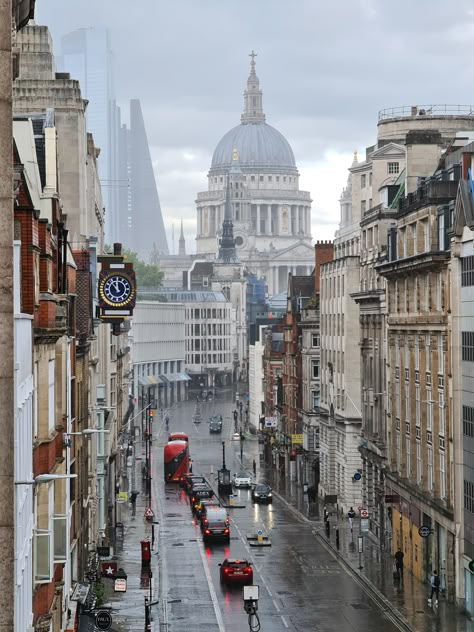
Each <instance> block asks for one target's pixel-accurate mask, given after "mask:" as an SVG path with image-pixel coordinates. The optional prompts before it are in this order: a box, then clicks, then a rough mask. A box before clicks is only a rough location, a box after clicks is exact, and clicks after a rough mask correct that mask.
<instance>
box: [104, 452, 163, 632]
mask: <svg viewBox="0 0 474 632" xmlns="http://www.w3.org/2000/svg"><path fill="white" fill-rule="evenodd" d="M134 448H135V453H134V454H133V455H132V464H131V466H130V467H127V476H126V478H124V479H123V481H122V486H121V491H128V492H131V491H132V490H136V491H138V492H140V493H139V495H138V497H137V500H136V508H135V515H133V512H132V507H131V504H130V503H122V504H121V505H119V507H118V517H117V519H118V520H119V521H120V522H121V523H122V524H123V534H122V530H121V529H119V530H118V532H117V539H116V543H115V547H113V556H112V557H111V559H110V561H111V562H115V563H116V564H117V567H118V568H119V569H120V568H122V569H123V570H124V571H125V573H126V575H127V591H126V592H125V593H123V592H115V590H114V588H115V582H114V579H113V578H107V577H104V578H103V583H104V587H105V594H104V604H103V607H104V608H106V609H110V610H109V611H110V613H111V615H112V627H111V628H110V630H111V632H138V631H140V632H143V630H144V621H145V597H146V598H147V599H148V600H149V601H151V602H153V601H156V600H157V595H158V578H159V558H158V556H157V552H158V540H159V526H158V525H157V524H155V525H153V524H152V523H151V522H148V521H147V520H145V518H144V512H145V509H146V508H147V506H148V497H147V494H146V489H145V482H144V481H143V480H142V475H141V465H142V463H141V460H138V459H140V458H141V451H142V450H141V448H142V444H141V442H140V441H137V442H136V443H135V446H134ZM152 530H153V533H154V535H155V538H153V535H152ZM152 540H154V542H152ZM141 541H148V547H149V550H150V553H151V555H150V564H149V565H146V564H145V565H143V564H142V554H141V544H140V543H141ZM152 544H153V548H152ZM103 562H104V560H101V561H100V566H102V564H103ZM150 571H151V577H150ZM150 597H151V599H150ZM151 616H152V618H153V619H154V620H152V621H151V630H152V631H154V630H159V623H158V620H159V613H158V608H157V607H156V606H155V607H154V608H152V609H151Z"/></svg>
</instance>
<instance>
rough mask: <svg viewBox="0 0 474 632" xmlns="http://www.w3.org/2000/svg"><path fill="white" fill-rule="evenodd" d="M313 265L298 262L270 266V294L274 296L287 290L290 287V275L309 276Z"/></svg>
mask: <svg viewBox="0 0 474 632" xmlns="http://www.w3.org/2000/svg"><path fill="white" fill-rule="evenodd" d="M312 269H313V267H312V266H310V265H298V264H293V265H291V264H287V265H281V264H278V265H277V264H275V265H274V266H271V267H270V268H269V274H268V294H269V296H274V295H275V294H279V293H280V292H285V291H286V289H287V287H288V275H289V274H290V272H291V274H292V275H293V276H309V275H310V274H311V272H312Z"/></svg>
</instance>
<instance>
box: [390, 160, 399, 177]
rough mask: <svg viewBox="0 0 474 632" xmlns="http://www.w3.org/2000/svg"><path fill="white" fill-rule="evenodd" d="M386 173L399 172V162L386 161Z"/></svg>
mask: <svg viewBox="0 0 474 632" xmlns="http://www.w3.org/2000/svg"><path fill="white" fill-rule="evenodd" d="M387 173H388V174H394V173H400V163H399V162H387Z"/></svg>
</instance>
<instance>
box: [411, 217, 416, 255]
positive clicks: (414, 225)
mask: <svg viewBox="0 0 474 632" xmlns="http://www.w3.org/2000/svg"><path fill="white" fill-rule="evenodd" d="M410 231H411V242H412V244H413V248H412V252H413V254H414V255H416V254H418V249H417V245H416V224H410Z"/></svg>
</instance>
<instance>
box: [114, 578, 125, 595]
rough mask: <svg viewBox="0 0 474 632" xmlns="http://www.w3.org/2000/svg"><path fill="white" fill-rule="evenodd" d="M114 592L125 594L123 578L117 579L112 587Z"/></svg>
mask: <svg viewBox="0 0 474 632" xmlns="http://www.w3.org/2000/svg"><path fill="white" fill-rule="evenodd" d="M114 591H115V592H127V580H126V579H123V578H117V579H116V580H115V586H114Z"/></svg>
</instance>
